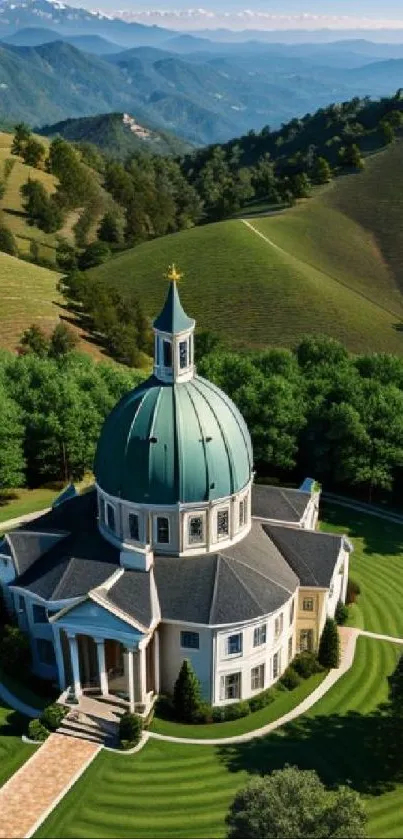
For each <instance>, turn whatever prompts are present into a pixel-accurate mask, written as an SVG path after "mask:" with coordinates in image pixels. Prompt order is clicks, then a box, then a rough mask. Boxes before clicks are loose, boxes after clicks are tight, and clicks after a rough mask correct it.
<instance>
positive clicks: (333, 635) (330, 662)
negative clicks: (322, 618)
mask: <svg viewBox="0 0 403 839" xmlns="http://www.w3.org/2000/svg"><path fill="white" fill-rule="evenodd" d="M318 659H319V663H320V664H321V665H322V667H326V668H333V667H338V666H339V664H340V639H339V633H338V629H337V623H336V621H335V620H333V618H327V621H326V623H325V626H324V629H323V632H322V637H321V639H320V644H319V652H318Z"/></svg>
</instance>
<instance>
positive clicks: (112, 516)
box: [106, 504, 116, 532]
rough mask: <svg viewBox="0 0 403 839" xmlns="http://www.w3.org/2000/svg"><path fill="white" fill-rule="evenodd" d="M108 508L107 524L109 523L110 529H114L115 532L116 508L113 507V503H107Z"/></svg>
mask: <svg viewBox="0 0 403 839" xmlns="http://www.w3.org/2000/svg"><path fill="white" fill-rule="evenodd" d="M106 510H107V516H108V522H107V524H108V527H109V530H113V532H115V530H116V520H115V508H114V507H112V504H107V505H106Z"/></svg>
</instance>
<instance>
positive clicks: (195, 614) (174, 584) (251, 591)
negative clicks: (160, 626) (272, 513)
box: [155, 522, 298, 625]
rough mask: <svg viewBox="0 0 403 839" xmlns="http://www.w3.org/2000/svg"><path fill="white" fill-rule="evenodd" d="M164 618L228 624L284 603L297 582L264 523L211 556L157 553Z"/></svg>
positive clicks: (156, 560)
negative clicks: (178, 556) (230, 545)
mask: <svg viewBox="0 0 403 839" xmlns="http://www.w3.org/2000/svg"><path fill="white" fill-rule="evenodd" d="M155 579H156V583H157V589H158V596H159V601H160V607H161V615H162V618H163V619H164V618H166V619H169V620H181V621H189V622H190V623H205V624H212V625H215V624H226V623H236V622H237V621H244V620H253V619H254V618H256V617H259V616H260V615H265V614H269V613H270V612H272V611H275V610H276V609H278V608H280V607H281V606H282V605H283V603H285V602H286V601H287V600H288V599H289V597H290V594H291V593H292V592H294V591H295V589H296V587H297V586H298V578H297V576H296V575H295V574H294V572H293V571H292V570H291V569H290V568H289V567H288V565H287V563H286V562H285V560H284V559H283V557H282V556H281V554H280V553H279V552H278V550H277V548H276V546H275V545H274V544H273V543H272V541H271V540H270V538H269V537H268V536H267V534H266V533H265V531H264V529H263V527H262V525H261V524H260V523H258V522H252V529H251V531H250V533H249V534H248V536H246V537H245V539H243V540H242V542H238V544H237V545H234V546H232V547H231V548H227V549H225V550H223V551H220V552H217V553H215V554H210V555H209V556H205V555H204V556H196V557H195V556H193V557H187V558H182V559H180V558H178V559H176V558H175V557H161V556H157V557H155Z"/></svg>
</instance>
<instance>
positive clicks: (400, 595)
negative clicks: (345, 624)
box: [321, 503, 403, 638]
mask: <svg viewBox="0 0 403 839" xmlns="http://www.w3.org/2000/svg"><path fill="white" fill-rule="evenodd" d="M321 529H322V530H331V531H336V532H337V531H338V532H342V533H346V534H347V535H348V536H349V538H350V539H351V541H352V542H353V544H354V552H353V553H352V554H351V558H350V576H351V577H353V578H354V579H355V580H357V582H358V583H359V585H360V587H361V595H360V597H359V598H358V602H357V603H356V604H354V606H353V607H351V612H350V618H349V623H350V625H351V626H358V627H360V628H361V629H367V630H369V631H370V632H379V633H381V634H383V635H392V636H394V637H397V638H403V524H393V523H392V522H388V521H384V520H383V519H381V518H378V517H376V516H369V515H368V514H366V513H357V512H355V511H353V510H349V509H347V508H346V507H338V506H337V505H332V504H326V503H324V504H323V507H322V511H321Z"/></svg>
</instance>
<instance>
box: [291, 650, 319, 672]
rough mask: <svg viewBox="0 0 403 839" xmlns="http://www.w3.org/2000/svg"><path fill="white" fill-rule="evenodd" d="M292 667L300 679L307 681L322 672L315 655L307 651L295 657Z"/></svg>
mask: <svg viewBox="0 0 403 839" xmlns="http://www.w3.org/2000/svg"><path fill="white" fill-rule="evenodd" d="M292 666H293V668H294V670H295V671H296V673H298V675H299V676H301V678H302V679H309V677H310V676H313V674H314V673H320V671H321V670H322V667H321V665H320V664H319V661H318V658H317V656H316V654H315V653H310V652H308V651H306V652H302V653H299V654H298V655H297V656H295V658H294V661H293V663H292Z"/></svg>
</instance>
